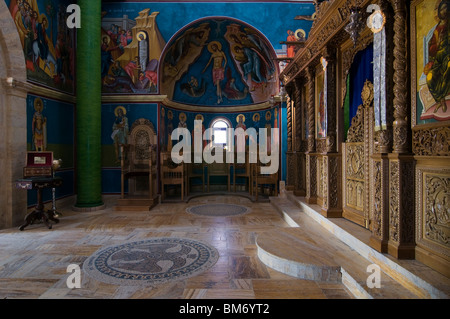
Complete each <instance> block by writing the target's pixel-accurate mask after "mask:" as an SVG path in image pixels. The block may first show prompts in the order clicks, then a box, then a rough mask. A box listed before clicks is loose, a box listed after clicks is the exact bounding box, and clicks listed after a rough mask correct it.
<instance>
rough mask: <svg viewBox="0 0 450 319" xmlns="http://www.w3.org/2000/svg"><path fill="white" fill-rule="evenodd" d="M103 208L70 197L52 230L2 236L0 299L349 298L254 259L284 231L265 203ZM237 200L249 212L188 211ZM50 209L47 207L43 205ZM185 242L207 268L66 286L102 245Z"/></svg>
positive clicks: (212, 199) (109, 204)
mask: <svg viewBox="0 0 450 319" xmlns="http://www.w3.org/2000/svg"><path fill="white" fill-rule="evenodd" d="M104 200H105V204H106V209H104V210H101V211H95V212H75V211H73V210H72V209H71V206H72V200H71V199H66V200H65V202H66V205H64V206H63V205H61V203H59V206H58V210H59V211H60V212H61V214H62V216H61V217H60V223H58V224H55V225H54V226H53V229H51V230H49V229H47V228H46V227H45V226H44V225H43V224H33V225H30V226H28V227H27V228H25V230H24V231H22V232H21V231H19V230H18V228H11V229H5V230H1V231H0V298H1V299H4V298H8V299H10V298H12V299H18V298H19V299H22V298H27V299H37V298H42V299H45V298H49V299H73V298H75V299H84V298H95V299H113V298H119V299H142V298H157V299H353V298H354V297H353V295H352V294H351V293H350V291H349V290H347V288H346V287H345V286H344V285H343V284H341V283H329V282H320V281H312V280H302V279H297V278H294V277H291V276H288V275H285V274H283V273H281V272H278V271H275V270H273V269H271V268H269V267H267V266H265V265H264V264H263V263H262V262H261V261H260V259H259V258H258V256H257V247H256V238H257V236H258V235H259V234H262V233H265V232H267V231H274V230H277V229H280V230H282V229H285V228H288V227H290V226H289V225H288V223H286V221H284V220H283V219H282V218H281V216H280V214H279V213H278V212H277V210H276V209H275V208H274V206H273V205H272V204H271V203H270V202H263V203H254V202H252V201H250V200H249V199H247V198H244V197H239V196H204V197H196V198H194V199H192V200H191V201H189V203H184V202H183V203H163V204H160V205H158V206H156V207H155V208H153V209H152V210H151V211H141V212H126V211H115V210H114V209H113V208H114V205H115V202H116V200H117V196H105V197H104ZM217 202H220V203H235V204H240V205H245V206H247V207H249V208H251V212H250V213H248V214H246V215H242V216H235V217H208V216H196V215H193V214H188V213H186V208H187V207H189V206H192V205H198V204H203V203H217ZM47 206H49V204H47ZM167 236H175V237H187V238H192V239H197V240H202V241H205V242H208V243H210V244H211V245H213V246H214V247H215V248H216V249H217V250H218V251H219V255H220V257H219V260H218V262H217V263H216V264H215V265H214V266H213V267H212V268H211V269H209V270H207V271H206V272H204V273H201V274H200V275H197V276H195V277H191V278H188V279H185V280H182V281H177V282H171V283H167V284H162V285H158V286H157V287H153V288H152V287H146V288H143V287H134V286H117V285H111V284H106V283H102V282H99V281H95V280H94V279H91V278H90V277H88V276H84V275H83V273H81V276H82V279H81V288H73V289H69V288H68V287H67V283H66V281H67V278H68V276H69V273H68V272H67V267H68V266H69V265H70V264H78V265H82V264H83V262H84V261H85V260H86V259H87V258H88V257H89V256H90V255H91V254H93V253H94V252H95V251H97V250H98V249H99V248H102V247H104V246H108V245H113V244H120V243H123V242H126V241H134V240H142V239H146V238H150V237H167Z"/></svg>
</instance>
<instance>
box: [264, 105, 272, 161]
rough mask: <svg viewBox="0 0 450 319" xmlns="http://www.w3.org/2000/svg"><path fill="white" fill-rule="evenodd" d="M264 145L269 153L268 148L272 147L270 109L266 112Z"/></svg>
mask: <svg viewBox="0 0 450 319" xmlns="http://www.w3.org/2000/svg"><path fill="white" fill-rule="evenodd" d="M265 128H266V130H267V131H266V132H267V135H266V144H265V145H266V147H267V154H269V153H270V149H271V147H272V113H270V111H267V112H266V125H265Z"/></svg>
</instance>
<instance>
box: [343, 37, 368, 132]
mask: <svg viewBox="0 0 450 319" xmlns="http://www.w3.org/2000/svg"><path fill="white" fill-rule="evenodd" d="M372 61H373V45H372V44H370V45H369V46H368V47H367V48H366V49H364V50H362V51H359V52H358V53H357V54H356V56H355V58H354V60H353V64H352V66H351V68H350V72H349V75H350V79H349V82H350V83H349V88H347V93H349V94H350V96H349V98H350V99H349V112H348V113H349V123H350V124H351V123H352V118H353V117H354V116H355V115H356V111H357V110H358V106H359V105H361V104H362V99H361V91H362V88H363V86H364V82H366V80H369V81H370V82H372V83H373V63H372Z"/></svg>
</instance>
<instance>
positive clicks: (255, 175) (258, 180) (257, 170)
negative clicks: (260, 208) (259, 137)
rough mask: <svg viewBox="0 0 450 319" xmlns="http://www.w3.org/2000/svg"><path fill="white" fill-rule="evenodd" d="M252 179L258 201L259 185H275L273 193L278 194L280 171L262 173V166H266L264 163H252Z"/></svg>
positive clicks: (254, 193)
mask: <svg viewBox="0 0 450 319" xmlns="http://www.w3.org/2000/svg"><path fill="white" fill-rule="evenodd" d="M251 166H252V181H253V190H252V191H253V194H252V195H253V196H255V200H256V201H258V193H259V186H260V185H261V186H264V185H273V186H274V193H273V195H275V196H276V195H278V171H277V172H276V173H274V174H261V167H264V166H266V165H265V164H262V163H255V164H252V165H251Z"/></svg>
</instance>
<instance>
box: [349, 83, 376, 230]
mask: <svg viewBox="0 0 450 319" xmlns="http://www.w3.org/2000/svg"><path fill="white" fill-rule="evenodd" d="M361 97H362V100H363V104H362V105H360V106H358V110H357V112H356V115H355V116H354V117H353V119H352V123H351V126H350V128H349V131H348V134H347V141H346V142H345V143H343V165H344V166H343V167H344V168H343V197H344V202H343V204H344V207H343V214H342V215H343V217H345V218H347V219H349V220H351V221H353V222H355V223H357V224H359V225H362V226H364V227H366V228H369V224H370V217H369V198H368V194H369V193H370V192H369V187H370V186H369V185H370V180H371V176H370V174H369V164H370V157H371V155H372V154H373V142H372V141H373V138H372V136H373V130H374V120H373V109H372V107H371V106H372V103H373V85H372V83H371V82H370V81H366V83H365V84H364V87H363V90H362V92H361Z"/></svg>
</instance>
